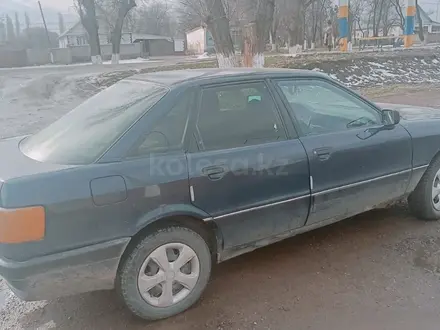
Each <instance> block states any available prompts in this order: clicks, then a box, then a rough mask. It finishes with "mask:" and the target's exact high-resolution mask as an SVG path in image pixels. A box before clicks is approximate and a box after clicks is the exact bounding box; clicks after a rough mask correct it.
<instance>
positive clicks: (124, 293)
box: [116, 226, 211, 320]
mask: <svg viewBox="0 0 440 330" xmlns="http://www.w3.org/2000/svg"><path fill="white" fill-rule="evenodd" d="M210 273H211V253H210V251H209V248H208V246H207V244H206V242H205V240H204V239H203V238H202V237H201V236H200V235H198V234H197V233H195V232H194V231H192V230H190V229H188V228H185V227H175V226H173V227H168V228H165V229H161V230H158V231H156V232H153V233H151V234H149V235H147V236H146V237H145V238H144V239H142V240H141V241H140V242H139V243H138V244H137V246H136V247H134V248H133V249H132V251H131V252H130V253H129V254H128V256H127V258H125V259H124V260H123V262H122V264H121V266H120V268H119V272H118V276H117V283H116V287H117V289H118V291H119V293H120V295H121V297H122V299H123V301H124V302H125V304H126V306H127V307H128V308H129V309H130V310H131V311H132V312H133V313H134V314H136V315H137V316H140V317H142V318H144V319H147V320H157V319H162V318H166V317H170V316H173V315H176V314H178V313H181V312H183V311H185V310H186V309H188V308H189V307H191V306H192V305H193V304H194V303H195V302H196V301H197V300H198V299H199V298H200V296H201V294H202V292H203V291H204V289H205V287H206V285H207V284H208V281H209V277H210Z"/></svg>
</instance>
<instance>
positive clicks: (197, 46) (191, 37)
mask: <svg viewBox="0 0 440 330" xmlns="http://www.w3.org/2000/svg"><path fill="white" fill-rule="evenodd" d="M186 44H187V49H188V51H189V52H190V53H193V54H196V55H200V54H203V53H213V52H214V39H213V38H212V35H211V32H209V31H208V29H207V28H206V27H202V26H200V27H197V28H195V29H192V30H190V31H188V32H186Z"/></svg>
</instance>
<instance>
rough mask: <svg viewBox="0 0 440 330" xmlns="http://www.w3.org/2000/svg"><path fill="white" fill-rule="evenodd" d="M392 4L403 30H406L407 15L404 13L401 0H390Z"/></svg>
mask: <svg viewBox="0 0 440 330" xmlns="http://www.w3.org/2000/svg"><path fill="white" fill-rule="evenodd" d="M390 2H391V6H392V7H393V8H394V10H395V12H396V15H397V17H398V23H399V26H400V28H401V29H402V31H404V30H405V15H404V14H403V8H402V4H401V0H390Z"/></svg>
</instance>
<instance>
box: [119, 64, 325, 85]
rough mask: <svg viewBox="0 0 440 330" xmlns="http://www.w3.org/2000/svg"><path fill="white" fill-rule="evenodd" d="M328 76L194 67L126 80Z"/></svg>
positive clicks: (167, 82)
mask: <svg viewBox="0 0 440 330" xmlns="http://www.w3.org/2000/svg"><path fill="white" fill-rule="evenodd" d="M287 76H289V77H291V76H301V77H328V76H326V75H324V74H322V73H319V72H316V71H311V70H291V69H256V68H231V69H218V68H217V69H195V70H175V71H161V72H153V73H146V74H140V75H136V76H132V77H130V78H128V80H141V81H152V82H155V83H158V84H161V85H166V86H172V85H177V84H182V83H185V82H189V81H190V82H191V83H196V84H197V83H198V82H199V83H201V82H203V81H206V80H209V82H215V81H216V80H223V79H225V78H231V79H232V80H237V81H239V80H240V79H249V78H266V77H287Z"/></svg>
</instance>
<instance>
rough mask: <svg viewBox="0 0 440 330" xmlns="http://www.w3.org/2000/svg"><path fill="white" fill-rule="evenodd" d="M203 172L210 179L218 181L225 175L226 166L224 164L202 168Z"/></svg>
mask: <svg viewBox="0 0 440 330" xmlns="http://www.w3.org/2000/svg"><path fill="white" fill-rule="evenodd" d="M202 173H203V175H205V176H207V177H208V178H209V179H210V180H213V181H217V180H220V179H222V178H223V176H224V175H225V168H224V167H222V166H208V167H205V168H203V169H202Z"/></svg>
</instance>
